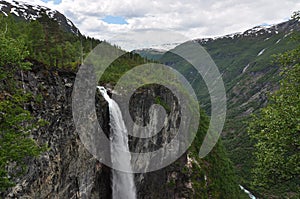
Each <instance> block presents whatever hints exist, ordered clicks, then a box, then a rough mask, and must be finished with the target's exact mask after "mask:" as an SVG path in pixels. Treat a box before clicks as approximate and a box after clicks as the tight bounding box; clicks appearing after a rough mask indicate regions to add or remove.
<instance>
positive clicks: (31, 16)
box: [0, 0, 80, 35]
mask: <svg viewBox="0 0 300 199" xmlns="http://www.w3.org/2000/svg"><path fill="white" fill-rule="evenodd" d="M0 13H2V14H4V15H5V16H8V15H9V14H11V15H13V16H15V17H17V18H20V19H23V20H26V21H31V20H39V19H40V18H42V17H43V16H48V17H49V18H50V19H53V20H54V21H56V22H57V23H58V24H59V25H60V26H61V27H63V29H64V30H65V31H67V32H71V33H73V34H76V35H79V34H80V31H79V29H78V28H77V27H76V26H75V25H74V24H73V22H72V21H71V20H69V19H68V18H66V17H65V16H64V15H63V14H61V13H60V12H58V11H56V10H51V9H50V8H47V7H44V6H39V5H34V4H32V5H31V4H28V3H24V2H20V1H14V0H5V1H4V0H0Z"/></svg>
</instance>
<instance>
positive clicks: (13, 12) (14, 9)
mask: <svg viewBox="0 0 300 199" xmlns="http://www.w3.org/2000/svg"><path fill="white" fill-rule="evenodd" d="M10 13H12V14H14V15H16V16H18V17H19V16H20V15H19V13H18V12H17V9H16V8H11V10H10Z"/></svg>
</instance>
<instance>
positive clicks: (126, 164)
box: [97, 86, 136, 199]
mask: <svg viewBox="0 0 300 199" xmlns="http://www.w3.org/2000/svg"><path fill="white" fill-rule="evenodd" d="M97 88H98V89H99V90H100V92H101V94H102V96H103V97H104V99H105V100H106V101H107V102H108V105H109V115H110V127H111V130H112V135H111V138H112V139H111V147H110V149H111V160H112V164H113V165H122V168H124V169H126V170H128V171H131V163H130V160H131V156H130V155H129V156H126V157H124V156H121V154H120V153H118V150H122V151H129V147H128V137H127V135H128V134H127V129H126V126H125V124H124V121H123V118H122V113H121V110H120V108H119V106H118V104H117V103H116V102H115V101H114V100H113V99H111V98H110V97H109V96H108V94H107V91H106V89H105V88H104V87H101V86H97ZM117 149H118V150H117ZM112 198H113V199H135V198H136V189H135V184H134V179H133V174H132V173H125V172H121V171H117V170H114V169H112Z"/></svg>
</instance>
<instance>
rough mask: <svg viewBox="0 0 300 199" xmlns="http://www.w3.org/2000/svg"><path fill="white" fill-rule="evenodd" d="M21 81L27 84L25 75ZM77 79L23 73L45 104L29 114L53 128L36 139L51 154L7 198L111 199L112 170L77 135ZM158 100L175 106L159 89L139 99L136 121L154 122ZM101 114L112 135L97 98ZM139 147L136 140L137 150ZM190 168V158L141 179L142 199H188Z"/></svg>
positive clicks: (40, 70)
mask: <svg viewBox="0 0 300 199" xmlns="http://www.w3.org/2000/svg"><path fill="white" fill-rule="evenodd" d="M17 77H18V79H19V81H21V80H22V78H21V75H20V74H18V75H17ZM75 77H76V74H75V73H73V72H70V71H63V70H54V69H53V70H51V69H50V70H49V69H46V68H45V67H44V66H42V65H41V64H39V63H35V64H34V67H33V69H32V70H31V71H29V72H24V73H23V82H22V84H23V85H24V87H25V90H26V92H32V93H33V94H34V96H36V97H42V100H40V103H38V104H37V103H31V104H27V106H26V108H27V109H28V110H30V111H31V112H32V113H33V115H34V116H35V117H36V118H37V119H39V118H43V119H44V120H46V121H47V122H48V124H47V125H46V126H44V127H42V128H40V129H38V130H36V131H35V132H34V133H33V136H34V138H35V139H36V140H37V141H38V142H39V143H41V144H47V145H48V147H49V150H48V151H47V152H45V153H43V154H42V155H41V156H40V157H39V158H35V159H28V160H27V163H28V165H29V167H28V170H27V173H26V174H25V175H24V176H23V177H21V178H19V179H17V180H16V183H17V184H16V186H15V187H13V188H12V189H11V190H9V192H7V193H5V194H4V197H5V198H26V197H27V198H111V188H110V183H111V180H110V168H108V167H106V166H105V165H103V164H101V163H100V162H98V161H97V160H96V159H95V158H93V156H92V155H90V153H89V152H88V151H87V150H86V149H85V147H84V146H83V144H82V143H81V141H80V139H79V136H78V135H77V132H76V129H75V125H74V122H73V117H72V106H71V104H72V103H71V102H72V89H73V83H74V80H75ZM98 94H99V93H98ZM156 95H159V96H160V97H161V98H164V99H165V100H166V101H167V102H168V103H169V102H170V104H172V102H174V98H173V96H172V95H171V94H170V93H168V92H164V90H163V88H161V87H153V88H151V89H150V90H148V92H146V94H140V95H139V96H137V98H134V101H133V102H134V103H133V104H136V105H135V106H133V108H132V110H131V112H132V113H133V114H134V115H135V118H136V119H138V120H140V121H143V122H146V120H147V118H148V120H149V117H148V115H147V114H148V111H146V110H147V109H148V108H149V106H150V105H151V104H152V103H154V102H155V98H156ZM173 104H174V103H173ZM171 108H172V109H175V107H171ZM96 109H97V117H98V121H99V123H100V125H101V127H102V128H103V130H104V132H105V133H106V134H107V135H108V134H109V115H108V108H107V104H106V102H105V100H104V99H102V98H101V97H100V95H97V96H96ZM172 117H173V118H172ZM168 118H169V119H168V122H169V124H168V125H169V127H168V128H174V127H170V126H176V123H178V121H177V119H178V118H177V119H176V117H175V118H174V116H172V115H170V116H169V117H168ZM163 135H166V134H163ZM154 139H155V142H156V143H157V146H159V145H161V144H163V143H164V142H167V140H168V139H170V137H169V136H165V137H164V136H163V137H161V136H157V137H156V138H154ZM152 141H153V140H152ZM136 143H137V142H135V141H134V140H132V139H131V143H130V145H131V147H132V148H134V145H137V144H136ZM186 163H187V156H186V155H183V156H182V157H181V158H180V159H179V160H177V161H176V162H175V163H174V164H172V165H171V166H169V167H167V168H165V169H161V170H159V171H155V172H151V173H145V174H136V176H135V181H136V185H137V192H138V193H137V195H138V198H188V196H189V194H191V193H192V187H189V186H188V182H189V180H188V176H186V175H185V174H183V173H181V172H180V170H181V168H182V167H183V166H184V165H185V164H186Z"/></svg>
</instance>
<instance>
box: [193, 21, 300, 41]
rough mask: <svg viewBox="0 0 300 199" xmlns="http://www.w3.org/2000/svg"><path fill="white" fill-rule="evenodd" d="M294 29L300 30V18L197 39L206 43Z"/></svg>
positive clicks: (288, 31)
mask: <svg viewBox="0 0 300 199" xmlns="http://www.w3.org/2000/svg"><path fill="white" fill-rule="evenodd" d="M294 30H296V31H300V23H299V20H294V19H291V20H289V21H286V22H282V23H279V24H273V25H269V24H268V25H259V26H255V27H253V28H251V29H248V30H246V31H244V32H238V33H233V34H228V35H225V36H220V37H213V38H202V39H196V41H198V42H199V43H200V44H206V43H207V42H209V41H214V40H219V39H226V38H228V39H235V38H240V37H258V36H271V35H274V34H279V33H286V34H289V33H290V32H292V31H294Z"/></svg>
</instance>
